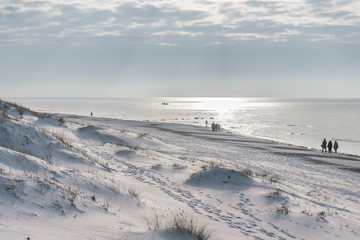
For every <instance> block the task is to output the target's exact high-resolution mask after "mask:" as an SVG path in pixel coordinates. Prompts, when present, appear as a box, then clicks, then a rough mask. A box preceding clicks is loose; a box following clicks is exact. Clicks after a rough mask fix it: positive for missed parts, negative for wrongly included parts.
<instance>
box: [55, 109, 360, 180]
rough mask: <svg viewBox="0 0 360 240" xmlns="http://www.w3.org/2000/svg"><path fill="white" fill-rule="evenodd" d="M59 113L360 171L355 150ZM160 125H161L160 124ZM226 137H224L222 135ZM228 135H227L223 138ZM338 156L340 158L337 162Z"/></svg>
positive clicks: (185, 124)
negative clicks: (324, 149) (332, 149)
mask: <svg viewBox="0 0 360 240" xmlns="http://www.w3.org/2000/svg"><path fill="white" fill-rule="evenodd" d="M54 115H55V116H59V117H65V118H66V117H67V118H75V119H77V118H78V119H87V120H99V121H101V120H102V121H104V122H106V121H109V120H110V121H114V122H117V121H119V122H124V123H126V122H132V123H136V124H140V125H142V124H145V125H150V126H147V127H153V128H157V129H158V130H162V131H166V132H171V133H174V134H179V135H182V136H191V137H197V138H200V139H207V140H210V141H220V142H229V143H232V144H239V145H243V146H246V147H249V148H253V149H256V150H259V151H269V152H271V153H273V154H278V155H285V156H293V157H297V158H301V159H302V160H304V161H308V162H312V163H316V164H320V165H329V166H335V167H337V168H339V169H343V170H350V171H354V172H358V173H360V156H358V155H354V154H347V153H341V152H340V153H337V154H335V153H322V152H321V151H320V150H317V149H313V148H307V147H304V146H297V145H293V144H289V143H283V142H277V141H274V140H268V139H262V138H257V137H250V136H243V135H239V134H236V133H233V132H231V131H227V130H226V129H225V131H220V132H213V131H211V128H210V127H204V126H199V125H197V124H190V123H176V122H168V121H149V120H143V121H139V120H128V119H119V118H106V117H89V116H83V115H75V114H54ZM158 125H162V127H161V126H159V127H157V126H158ZM171 125H175V126H187V127H189V128H197V129H199V131H179V129H181V127H175V128H174V129H176V130H172V129H171V128H167V127H165V126H171ZM222 137H223V138H222ZM224 137H225V138H224ZM254 144H258V145H259V146H254ZM336 160H339V162H336ZM341 161H350V162H356V163H358V164H355V165H358V166H351V165H352V164H348V165H346V163H344V162H343V164H341Z"/></svg>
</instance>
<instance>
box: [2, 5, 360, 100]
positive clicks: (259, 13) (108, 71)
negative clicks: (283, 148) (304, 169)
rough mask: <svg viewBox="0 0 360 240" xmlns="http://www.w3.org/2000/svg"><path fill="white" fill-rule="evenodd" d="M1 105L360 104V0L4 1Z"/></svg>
mask: <svg viewBox="0 0 360 240" xmlns="http://www.w3.org/2000/svg"><path fill="white" fill-rule="evenodd" d="M0 84H1V85H0V97H149V96H169V97H170V96H174V97H177V96H185V97H186V96H191V97H194V96H201V97H220V96H222V97H226V96H229V97H296V98H297V97H304V98H308V97H319V98H323V97H324V98H360V91H359V89H360V1H358V0H259V1H247V0H237V1H236V0H235V1H226V0H203V1H197V0H181V1H179V0H152V1H142V0H136V1H132V0H129V1H127V0H97V1H95V0H36V1H35V0H0Z"/></svg>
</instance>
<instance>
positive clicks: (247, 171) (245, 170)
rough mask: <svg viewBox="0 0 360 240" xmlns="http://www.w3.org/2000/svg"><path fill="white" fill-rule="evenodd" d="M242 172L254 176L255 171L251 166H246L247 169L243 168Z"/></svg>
mask: <svg viewBox="0 0 360 240" xmlns="http://www.w3.org/2000/svg"><path fill="white" fill-rule="evenodd" d="M242 172H243V173H245V174H246V175H248V176H249V177H253V176H254V172H253V170H251V169H250V168H245V169H243V170H242Z"/></svg>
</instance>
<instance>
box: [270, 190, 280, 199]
mask: <svg viewBox="0 0 360 240" xmlns="http://www.w3.org/2000/svg"><path fill="white" fill-rule="evenodd" d="M268 197H281V191H280V189H276V191H274V192H271V193H270V194H269V195H268Z"/></svg>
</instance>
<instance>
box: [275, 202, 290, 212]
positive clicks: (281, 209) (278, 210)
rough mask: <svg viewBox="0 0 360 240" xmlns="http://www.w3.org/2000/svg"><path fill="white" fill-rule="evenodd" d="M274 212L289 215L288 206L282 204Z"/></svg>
mask: <svg viewBox="0 0 360 240" xmlns="http://www.w3.org/2000/svg"><path fill="white" fill-rule="evenodd" d="M276 212H277V213H284V214H289V213H290V208H289V206H288V205H286V204H285V203H283V204H282V205H281V207H277V208H276Z"/></svg>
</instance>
